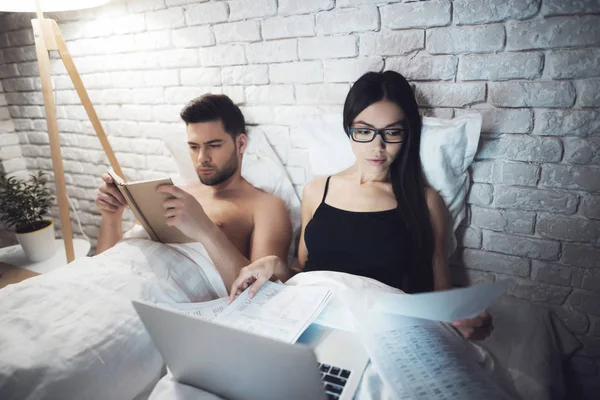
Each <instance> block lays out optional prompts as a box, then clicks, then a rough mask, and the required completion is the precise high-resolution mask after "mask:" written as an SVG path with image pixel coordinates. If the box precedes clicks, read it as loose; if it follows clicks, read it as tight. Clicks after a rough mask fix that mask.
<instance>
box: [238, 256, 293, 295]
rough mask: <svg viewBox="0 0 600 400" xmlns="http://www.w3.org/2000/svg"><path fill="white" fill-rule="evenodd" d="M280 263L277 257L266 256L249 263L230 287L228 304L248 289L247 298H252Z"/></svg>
mask: <svg viewBox="0 0 600 400" xmlns="http://www.w3.org/2000/svg"><path fill="white" fill-rule="evenodd" d="M281 263H282V261H281V259H280V258H279V257H277V256H266V257H263V258H259V259H258V260H256V261H254V262H253V263H250V264H249V265H247V266H245V267H244V268H242V269H241V270H240V274H239V275H238V277H237V278H236V279H235V281H233V284H232V285H231V292H230V293H229V302H230V303H231V302H232V301H233V299H235V298H236V297H237V296H238V295H239V294H240V293H242V292H243V291H244V290H246V289H247V288H248V286H250V285H252V286H251V287H250V291H249V293H248V297H249V298H252V297H254V295H255V294H256V292H258V289H260V287H261V286H262V285H263V283H265V282H266V281H268V280H269V279H270V278H271V277H272V276H273V274H274V273H275V271H276V270H277V267H278V266H279V264H281Z"/></svg>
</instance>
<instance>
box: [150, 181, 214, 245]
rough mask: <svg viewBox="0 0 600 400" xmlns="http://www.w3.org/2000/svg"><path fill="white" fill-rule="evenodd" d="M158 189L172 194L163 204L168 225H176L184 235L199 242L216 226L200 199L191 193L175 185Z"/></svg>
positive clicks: (160, 191) (162, 186)
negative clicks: (203, 235)
mask: <svg viewBox="0 0 600 400" xmlns="http://www.w3.org/2000/svg"><path fill="white" fill-rule="evenodd" d="M157 191H158V192H159V193H165V194H168V195H170V196H171V197H170V198H168V199H166V200H165V202H164V204H163V206H164V208H165V221H166V223H167V225H168V226H174V227H176V228H177V229H179V230H180V231H181V232H182V233H183V234H184V235H186V236H187V237H189V238H190V239H194V240H196V241H198V242H200V241H201V237H202V234H203V233H205V232H206V231H207V230H208V229H210V228H211V227H214V224H213V223H212V221H211V220H210V218H208V216H207V215H206V213H205V212H204V209H203V208H202V206H201V205H200V203H199V202H198V200H196V199H195V198H194V196H192V195H191V194H189V193H187V192H185V191H183V190H182V189H180V188H178V187H177V186H174V185H161V186H159V187H158V189H157Z"/></svg>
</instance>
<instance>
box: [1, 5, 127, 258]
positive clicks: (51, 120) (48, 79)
mask: <svg viewBox="0 0 600 400" xmlns="http://www.w3.org/2000/svg"><path fill="white" fill-rule="evenodd" d="M108 1H109V0H91V1H90V0H88V1H84V0H18V1H15V0H9V1H7V2H2V1H0V11H16V12H35V13H36V14H37V19H32V20H31V24H32V25H33V34H34V40H35V49H36V55H37V61H38V67H39V73H40V80H41V82H42V95H43V99H44V110H45V112H46V123H47V125H48V137H49V140H50V152H51V154H52V168H53V170H54V182H55V185H56V198H57V201H58V209H59V215H60V222H61V232H62V237H63V240H64V243H65V253H66V255H67V263H70V262H71V261H73V260H74V259H75V253H74V249H73V226H72V224H71V215H70V213H69V203H68V199H67V186H66V182H65V172H64V168H63V160H62V156H61V151H60V140H59V136H58V122H57V119H56V104H55V102H54V93H53V89H52V76H51V71H50V56H49V53H48V52H49V51H58V54H59V55H60V58H61V60H62V62H63V64H64V66H65V69H66V70H67V72H68V74H69V77H70V78H71V81H72V82H73V86H74V87H75V90H76V91H77V94H78V95H79V98H80V99H81V104H82V105H83V108H84V109H85V111H86V113H87V115H88V117H89V119H90V121H91V123H92V126H93V127H94V131H95V132H96V135H97V136H98V139H100V143H101V144H102V147H103V149H104V152H105V153H106V156H107V157H108V160H109V162H110V164H111V166H112V168H113V169H114V170H115V172H116V173H117V174H118V175H120V176H122V177H124V175H123V171H122V170H121V167H120V165H119V162H118V161H117V159H116V158H115V154H114V152H113V150H112V147H111V146H110V143H109V142H108V139H107V138H106V133H105V132H104V129H103V128H102V125H101V124H100V120H99V119H98V115H97V114H96V110H95V109H94V106H93V105H92V102H91V101H90V97H89V96H88V93H87V91H86V89H85V87H84V86H83V82H82V81H81V77H80V76H79V73H78V72H77V68H75V64H74V63H73V58H72V57H71V54H70V53H69V51H68V49H67V46H66V43H65V40H64V38H63V36H62V34H61V32H60V30H59V28H58V25H57V24H56V22H55V21H54V20H52V19H47V18H44V15H43V14H42V7H41V5H43V10H44V11H47V12H49V11H68V10H73V9H81V8H89V7H94V6H98V5H101V4H105V3H107V2H108ZM4 3H7V4H6V6H5V5H4ZM40 3H41V4H40ZM53 3H54V4H53ZM69 4H71V6H70V5H69Z"/></svg>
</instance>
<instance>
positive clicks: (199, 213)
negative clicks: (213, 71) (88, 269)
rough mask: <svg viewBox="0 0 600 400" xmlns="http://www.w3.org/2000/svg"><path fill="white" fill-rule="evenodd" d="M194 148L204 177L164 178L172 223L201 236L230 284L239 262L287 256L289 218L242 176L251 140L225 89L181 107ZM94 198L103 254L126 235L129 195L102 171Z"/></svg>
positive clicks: (281, 207) (167, 213) (241, 264)
mask: <svg viewBox="0 0 600 400" xmlns="http://www.w3.org/2000/svg"><path fill="white" fill-rule="evenodd" d="M180 115H181V119H182V120H183V121H184V122H185V123H186V127H187V136H188V145H189V152H190V156H191V157H192V160H193V162H194V167H195V168H196V172H197V174H198V177H199V178H200V182H201V183H200V184H197V185H194V186H189V187H185V188H179V187H177V186H173V185H163V186H161V187H160V188H159V189H158V190H159V191H160V192H163V193H167V194H169V195H170V199H168V200H166V201H165V203H164V206H165V219H166V222H167V225H170V226H175V227H177V228H178V229H179V230H180V231H182V232H183V233H184V234H186V235H187V236H189V237H190V238H192V239H194V240H196V241H198V242H200V243H202V244H203V245H204V247H205V248H206V250H207V252H208V254H209V255H210V257H211V259H212V261H213V263H214V264H215V266H216V268H217V270H218V271H219V273H220V274H221V278H222V279H223V282H224V283H225V286H226V288H227V290H229V289H230V287H231V284H232V283H233V281H234V280H235V278H236V277H237V275H238V273H239V271H240V269H241V268H242V267H244V266H246V265H248V264H250V262H252V261H255V260H257V259H260V258H262V257H265V256H268V255H274V256H277V257H279V258H281V259H282V260H286V259H287V251H288V248H289V246H290V242H291V239H292V227H291V222H290V219H289V216H288V213H287V210H286V208H285V204H284V203H283V201H282V200H280V199H278V198H276V197H274V196H271V195H269V194H266V193H264V192H262V191H260V190H259V189H256V188H255V187H253V186H252V185H250V184H249V183H248V182H247V181H246V180H244V179H243V178H242V176H241V171H240V167H241V162H242V156H243V153H244V150H245V148H246V146H247V143H248V138H247V136H246V133H245V121H244V116H243V115H242V112H241V111H240V109H239V108H238V107H237V106H236V105H235V104H234V103H233V102H232V101H231V99H229V97H227V96H224V95H213V94H206V95H203V96H201V97H199V98H196V99H194V100H192V101H191V102H190V103H189V104H188V105H186V106H185V107H184V108H183V110H182V111H181V114H180ZM102 180H103V181H104V183H103V184H102V186H101V187H100V190H99V193H98V195H97V197H96V200H95V203H96V206H97V207H98V209H99V210H100V214H101V215H102V221H101V223H100V234H99V236H98V246H97V252H98V254H99V253H101V252H103V251H105V250H107V249H109V248H110V247H112V246H114V245H115V244H116V243H117V242H118V241H119V240H121V239H122V237H123V232H122V229H121V219H122V215H123V210H124V208H125V205H126V202H125V199H124V198H123V196H122V195H121V193H120V192H119V191H118V189H117V188H116V186H115V184H114V182H113V181H112V179H111V178H110V177H109V176H108V175H104V176H102Z"/></svg>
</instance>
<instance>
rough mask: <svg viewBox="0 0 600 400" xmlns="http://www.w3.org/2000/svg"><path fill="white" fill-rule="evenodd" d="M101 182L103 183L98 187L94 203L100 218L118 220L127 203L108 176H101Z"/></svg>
mask: <svg viewBox="0 0 600 400" xmlns="http://www.w3.org/2000/svg"><path fill="white" fill-rule="evenodd" d="M102 180H103V181H104V183H102V186H100V189H99V190H98V195H97V196H96V200H94V203H95V204H96V207H98V210H100V214H101V215H102V217H109V218H116V217H119V218H120V217H121V215H123V210H124V209H125V207H127V202H126V201H125V198H124V197H123V195H122V194H121V192H119V189H117V185H115V183H114V181H113V179H112V178H111V177H110V176H109V175H108V174H104V175H102Z"/></svg>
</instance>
